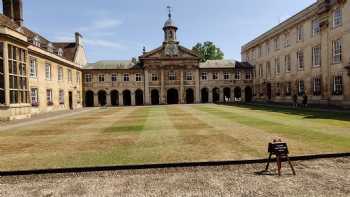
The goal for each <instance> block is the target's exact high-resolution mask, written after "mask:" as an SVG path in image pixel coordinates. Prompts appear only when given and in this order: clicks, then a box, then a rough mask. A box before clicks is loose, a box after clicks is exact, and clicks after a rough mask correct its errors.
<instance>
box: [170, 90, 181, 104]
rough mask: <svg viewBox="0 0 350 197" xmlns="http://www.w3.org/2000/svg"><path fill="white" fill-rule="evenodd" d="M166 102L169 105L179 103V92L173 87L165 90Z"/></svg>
mask: <svg viewBox="0 0 350 197" xmlns="http://www.w3.org/2000/svg"><path fill="white" fill-rule="evenodd" d="M167 103H168V104H169V105H172V104H179V92H178V90H177V89H175V88H170V89H168V91H167Z"/></svg>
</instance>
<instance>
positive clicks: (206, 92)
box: [201, 88, 209, 103]
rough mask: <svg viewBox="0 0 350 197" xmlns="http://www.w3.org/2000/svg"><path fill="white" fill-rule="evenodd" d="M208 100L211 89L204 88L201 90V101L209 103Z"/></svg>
mask: <svg viewBox="0 0 350 197" xmlns="http://www.w3.org/2000/svg"><path fill="white" fill-rule="evenodd" d="M208 102H209V89H208V88H202V90H201V103H208Z"/></svg>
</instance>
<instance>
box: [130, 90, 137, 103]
mask: <svg viewBox="0 0 350 197" xmlns="http://www.w3.org/2000/svg"><path fill="white" fill-rule="evenodd" d="M135 105H136V102H135V92H131V106H135Z"/></svg>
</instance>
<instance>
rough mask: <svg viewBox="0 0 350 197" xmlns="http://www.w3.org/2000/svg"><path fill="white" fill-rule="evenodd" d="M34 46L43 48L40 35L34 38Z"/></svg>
mask: <svg viewBox="0 0 350 197" xmlns="http://www.w3.org/2000/svg"><path fill="white" fill-rule="evenodd" d="M33 45H34V46H36V47H40V46H41V43H40V38H39V36H38V35H36V36H34V38H33Z"/></svg>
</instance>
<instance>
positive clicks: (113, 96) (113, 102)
mask: <svg viewBox="0 0 350 197" xmlns="http://www.w3.org/2000/svg"><path fill="white" fill-rule="evenodd" d="M110 94H111V105H112V106H118V105H119V92H118V90H112V91H111V93H110Z"/></svg>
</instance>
